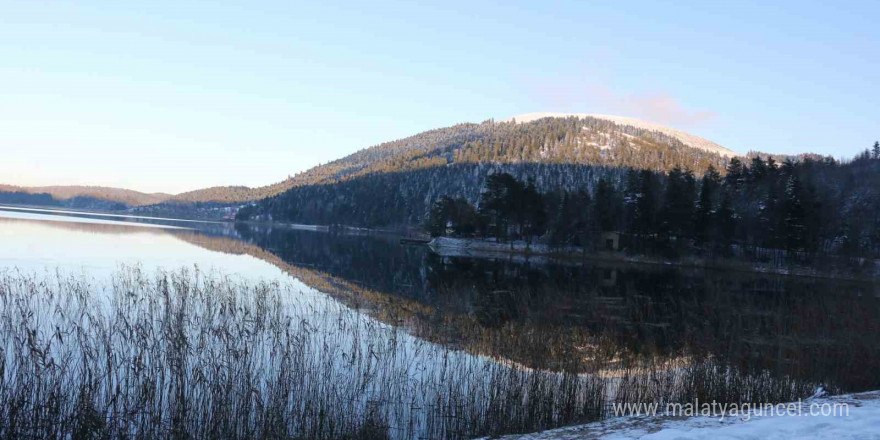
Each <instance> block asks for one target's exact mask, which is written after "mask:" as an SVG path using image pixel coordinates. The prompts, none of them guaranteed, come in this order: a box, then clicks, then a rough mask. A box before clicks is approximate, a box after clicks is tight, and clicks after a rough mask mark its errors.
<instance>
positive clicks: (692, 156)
mask: <svg viewBox="0 0 880 440" xmlns="http://www.w3.org/2000/svg"><path fill="white" fill-rule="evenodd" d="M514 120H515V121H516V123H513V121H514ZM736 154H737V153H735V152H734V151H732V150H729V149H727V148H725V147H722V146H720V145H718V144H716V143H714V142H711V141H708V140H706V139H703V138H701V137H699V136H695V135H692V134H689V133H686V132H683V131H680V130H677V129H674V128H671V127H666V126H662V125H659V124H654V123H651V122H647V121H642V120H639V119H635V118H628V117H622V116H609V115H596V114H587V113H583V114H558V113H530V114H526V115H519V116H516V117H513V118H508V119H505V120H502V121H494V120H487V121H484V122H482V123H463V124H457V125H453V126H450V127H444V128H438V129H434V130H429V131H425V132H422V133H419V134H416V135H413V136H409V137H407V138H403V139H399V140H395V141H390V142H385V143H382V144H379V145H376V146H373V147H369V148H365V149H362V150H360V151H357V152H355V153H353V154H350V155H348V156H346V157H343V158H340V159H338V160H335V161H332V162H329V163H327V164H324V165H319V166H316V167H313V168H311V169H309V170H307V171H305V172H302V173H298V174H297V175H295V176H293V177H290V178H287V179H285V180H283V181H280V182H278V183H275V184H272V185H267V186H262V187H257V188H250V187H246V186H217V187H211V188H204V189H199V190H195V191H188V192H185V193H180V194H176V195H172V194H165V193H142V192H138V191H133V190H127V189H120V188H107V187H98V186H94V187H92V186H45V187H30V188H23V187H16V186H9V185H0V193H17V194H22V193H24V194H32V195H39V194H48V195H49V196H51V198H52V199H54V200H55V201H56V202H59V203H63V204H67V205H70V204H71V203H74V202H76V203H79V204H81V205H83V204H84V205H88V203H87V202H91V203H93V204H94V203H97V204H99V205H100V204H101V203H104V202H106V203H110V204H114V205H113V206H114V207H115V208H119V207H122V206H124V207H139V208H143V207H149V206H153V205H172V206H185V205H188V204H206V203H207V204H220V205H235V204H242V203H247V202H254V201H258V200H263V199H267V198H272V197H277V196H279V195H282V194H284V193H285V192H288V191H290V190H292V189H295V188H300V187H307V186H314V185H331V184H335V183H338V182H341V181H347V180H352V179H358V178H362V177H364V176H369V175H376V174H383V173H399V172H413V171H418V170H427V169H432V168H438V167H448V166H453V165H465V164H492V165H493V166H494V167H496V168H498V167H500V168H504V167H505V166H506V167H510V166H515V165H517V164H530V163H531V164H548V165H549V164H569V165H578V166H593V167H631V168H650V169H654V170H669V169H671V168H673V167H676V166H678V167H681V168H690V169H693V170H694V171H695V172H698V173H701V172H703V171H705V170H706V169H707V168H708V167H709V166H714V167H715V168H717V169H723V167H724V165H725V164H726V162H727V160H728V159H729V158H730V157H732V156H734V155H736ZM545 180H546V179H545ZM0 200H2V198H0ZM84 207H88V206H84ZM175 209H178V208H175Z"/></svg>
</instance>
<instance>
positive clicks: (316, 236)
mask: <svg viewBox="0 0 880 440" xmlns="http://www.w3.org/2000/svg"><path fill="white" fill-rule="evenodd" d="M234 235H237V236H238V237H240V239H241V240H244V241H246V242H248V243H251V244H253V245H256V246H258V247H259V248H261V249H262V250H264V251H267V252H269V253H271V254H273V255H275V256H277V257H278V258H280V259H281V260H283V261H284V263H286V264H289V265H292V266H296V267H300V268H308V269H310V270H314V271H317V272H321V273H325V274H327V275H329V276H331V277H334V278H335V279H341V280H344V281H346V282H348V283H350V284H352V285H356V286H359V287H362V288H364V289H369V290H370V291H372V292H379V293H382V294H385V295H388V296H389V297H396V298H403V299H406V300H410V301H415V302H417V303H419V304H422V305H425V306H427V307H424V308H419V309H417V310H415V311H414V310H413V309H412V308H409V309H408V310H406V311H405V312H403V311H402V312H401V313H400V316H399V317H398V318H399V322H400V323H402V324H405V325H407V326H409V327H410V328H411V330H412V331H413V332H414V333H415V334H417V335H418V336H421V337H424V338H427V339H430V340H434V341H438V342H444V343H447V344H451V345H454V346H461V347H463V348H466V349H468V350H471V351H475V352H478V353H482V354H487V355H493V356H497V357H501V358H506V359H510V360H513V361H515V362H518V363H522V364H525V365H528V366H532V367H538V368H552V369H579V370H584V371H591V370H592V371H596V370H609V369H617V368H619V367H620V366H621V365H631V364H632V362H634V361H639V362H644V361H645V360H648V359H650V360H655V361H656V360H657V359H661V360H663V359H680V358H684V357H687V356H694V355H696V356H699V357H701V358H702V357H705V356H711V357H712V358H713V359H717V360H722V361H725V362H729V363H730V364H731V365H734V366H737V367H739V368H740V369H742V371H747V372H752V373H754V372H758V371H769V372H770V373H773V374H788V375H792V376H794V377H798V378H801V379H805V380H809V381H815V382H827V383H829V384H832V385H837V386H840V387H841V388H845V389H867V388H876V387H877V386H880V377H877V375H876V374H874V373H873V371H876V368H877V367H880V343H878V342H877V341H876V340H874V338H873V335H876V334H878V329H880V328H878V324H877V319H876V317H877V316H878V312H880V298H878V295H877V293H878V289H877V286H876V285H875V284H868V283H864V282H851V281H842V280H830V279H821V278H804V277H785V276H777V275H768V274H760V273H748V272H724V271H706V270H688V269H682V268H672V267H663V266H649V265H632V264H611V263H608V264H606V263H601V264H600V263H596V262H588V263H585V264H583V265H580V264H577V265H573V264H568V265H563V264H552V263H549V264H548V263H542V264H539V263H533V262H532V263H530V262H514V261H508V260H503V259H475V258H460V257H442V256H439V255H436V254H433V253H431V252H430V251H429V250H428V249H427V248H426V247H420V246H404V245H401V244H399V241H398V238H397V237H391V236H387V237H386V236H362V235H345V234H327V233H316V232H311V231H298V230H291V229H279V228H260V227H256V226H249V225H237V227H236V234H234ZM393 304H396V303H395V302H382V307H386V308H387V307H389V306H391V305H393ZM366 306H367V307H368V306H369V304H367V305H366ZM383 315H384V316H394V311H393V310H384V311H383ZM585 359H586V360H588V362H584V360H585Z"/></svg>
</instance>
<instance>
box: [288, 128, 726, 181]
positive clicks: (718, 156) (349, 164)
mask: <svg viewBox="0 0 880 440" xmlns="http://www.w3.org/2000/svg"><path fill="white" fill-rule="evenodd" d="M526 116H530V115H526ZM604 118H617V117H610V116H595V117H594V116H582V117H579V116H563V117H546V118H540V119H530V120H528V122H525V123H522V122H517V121H516V118H512V119H511V120H509V121H505V122H495V121H491V120H490V121H485V122H483V123H480V124H459V125H454V126H451V127H446V128H440V129H436V130H430V131H426V132H424V133H420V134H417V135H415V136H411V137H408V138H405V139H400V140H396V141H392V142H386V143H384V144H380V145H377V146H374V147H370V148H366V149H364V150H361V151H359V152H357V153H354V154H352V155H349V156H347V157H344V158H342V159H339V160H336V161H333V162H330V163H328V164H326V165H322V166H318V167H315V168H312V169H310V170H308V171H306V172H304V173H300V174H298V175H296V176H295V177H294V178H293V180H292V182H291V183H292V186H302V185H314V184H325V183H334V182H338V181H341V180H346V179H351V178H355V177H358V176H363V175H367V174H371V173H385V172H401V171H412V170H419V169H426V168H432V167H438V166H446V165H450V164H468V163H471V164H472V163H493V164H523V163H545V164H550V163H554V164H577V165H597V166H606V167H632V168H639V169H651V170H656V171H668V170H670V169H672V168H674V167H676V166H679V167H682V168H690V169H692V170H694V171H695V172H698V173H702V172H704V171H705V170H706V169H707V168H708V166H709V165H713V166H715V168H723V167H724V166H725V165H726V163H727V158H728V157H729V156H733V155H735V154H736V153H734V152H733V151H731V150H728V149H726V148H723V147H720V146H718V145H716V144H714V143H711V142H709V141H707V140H705V139H702V138H699V137H697V136H693V135H689V134H686V133H683V132H680V131H677V130H672V129H665V130H664V131H665V133H664V132H662V131H660V130H658V128H661V126H658V125H656V124H651V123H647V122H644V121H639V120H637V119H632V118H617V120H618V121H619V122H624V121H626V122H627V123H631V124H633V125H624V124H618V123H615V122H614V121H613V120H611V119H604ZM676 134H678V135H679V136H676ZM696 140H699V141H701V142H697V141H696ZM707 145H712V146H714V147H715V148H708V147H707Z"/></svg>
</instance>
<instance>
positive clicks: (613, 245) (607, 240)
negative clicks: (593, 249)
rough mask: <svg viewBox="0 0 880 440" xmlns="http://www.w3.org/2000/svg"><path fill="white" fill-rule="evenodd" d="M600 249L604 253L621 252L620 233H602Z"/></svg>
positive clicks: (600, 235)
mask: <svg viewBox="0 0 880 440" xmlns="http://www.w3.org/2000/svg"><path fill="white" fill-rule="evenodd" d="M598 248H599V250H603V251H619V250H620V232H614V231H604V232H602V233H600V234H599V245H598Z"/></svg>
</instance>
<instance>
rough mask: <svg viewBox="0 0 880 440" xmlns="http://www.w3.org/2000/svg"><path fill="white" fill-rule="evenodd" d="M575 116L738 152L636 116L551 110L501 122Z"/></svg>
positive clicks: (717, 150) (706, 148) (723, 152)
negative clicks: (554, 111)
mask: <svg viewBox="0 0 880 440" xmlns="http://www.w3.org/2000/svg"><path fill="white" fill-rule="evenodd" d="M572 116H574V117H577V118H595V119H604V120H607V121H611V122H613V123H615V124H618V125H629V126H632V127H636V128H641V129H643V130H652V131H658V132H660V133H663V134H665V135H667V136H670V137H673V138H675V139H678V140H679V141H681V143H683V144H685V145H688V146H690V147H694V148H699V149H701V150H704V151H711V152H713V153H718V154H720V155H722V156H727V157H732V156H737V155H738V154H737V153H736V152H735V151H733V150H730V149H727V148H724V147H722V146H721V145H718V144H716V143H715V142H712V141H710V140H708V139H703V138H701V137H699V136H696V135H693V134H690V133H687V132H684V131H681V130H676V129H674V128H672V127H667V126H665V125H660V124H655V123H653V122H648V121H643V120H641V119H637V118H629V117H626V116H613V115H600V114H594V113H552V112H539V113H526V114H523V115H517V116H514V117H511V118H507V119H504V120H502V121H501V122H510V121H513V120H515V121H516V122H517V123H518V124H519V123H527V122H532V121H536V120H538V119H543V118H568V117H572Z"/></svg>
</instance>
